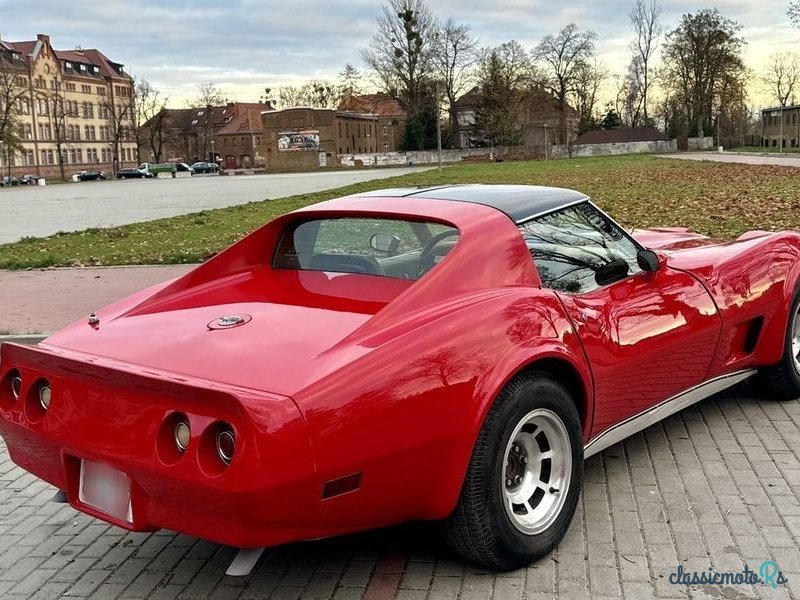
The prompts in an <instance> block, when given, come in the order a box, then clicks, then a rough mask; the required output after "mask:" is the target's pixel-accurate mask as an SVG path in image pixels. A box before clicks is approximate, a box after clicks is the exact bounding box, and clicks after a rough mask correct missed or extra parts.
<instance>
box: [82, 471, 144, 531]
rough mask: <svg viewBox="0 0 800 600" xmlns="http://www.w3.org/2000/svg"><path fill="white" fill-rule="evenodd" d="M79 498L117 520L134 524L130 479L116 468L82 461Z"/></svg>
mask: <svg viewBox="0 0 800 600" xmlns="http://www.w3.org/2000/svg"><path fill="white" fill-rule="evenodd" d="M78 498H79V500H80V501H81V502H83V503H84V504H86V505H87V506H91V507H92V508H96V509H97V510H99V511H101V512H104V513H106V514H107V515H109V516H111V517H114V518H115V519H118V520H121V521H126V522H128V523H133V510H132V507H131V480H130V477H128V475H127V474H126V473H123V472H122V471H118V470H117V469H115V468H114V467H110V466H108V465H106V464H103V463H97V462H92V461H89V460H82V461H81V478H80V488H79V490H78Z"/></svg>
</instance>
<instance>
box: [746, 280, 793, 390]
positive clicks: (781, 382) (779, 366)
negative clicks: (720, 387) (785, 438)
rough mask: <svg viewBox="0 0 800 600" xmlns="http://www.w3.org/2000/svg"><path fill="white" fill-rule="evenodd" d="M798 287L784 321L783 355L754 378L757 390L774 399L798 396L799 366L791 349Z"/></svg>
mask: <svg viewBox="0 0 800 600" xmlns="http://www.w3.org/2000/svg"><path fill="white" fill-rule="evenodd" d="M798 309H800V287H798V289H797V290H795V293H794V299H793V300H792V305H791V308H790V310H789V318H788V319H787V321H786V331H785V333H784V337H783V355H782V356H781V360H780V362H779V363H776V364H774V365H770V366H768V367H762V368H761V369H759V371H758V376H757V377H756V378H755V383H756V387H757V389H758V391H759V392H764V393H765V394H766V395H767V396H768V397H770V398H773V399H775V400H795V399H797V398H800V366H798V364H796V358H795V355H794V351H793V350H792V332H793V331H794V327H795V323H796V322H797V320H798V319H800V317H799V316H798V314H797V313H798Z"/></svg>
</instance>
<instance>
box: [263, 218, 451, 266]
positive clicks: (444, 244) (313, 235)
mask: <svg viewBox="0 0 800 600" xmlns="http://www.w3.org/2000/svg"><path fill="white" fill-rule="evenodd" d="M457 242H458V230H457V229H456V228H455V227H452V226H450V225H445V224H442V223H435V222H428V221H408V220H403V219H376V218H368V217H346V218H331V219H314V220H308V221H300V222H294V223H291V224H290V225H289V226H288V227H287V229H286V231H284V233H283V236H282V237H281V241H280V243H279V245H278V249H277V252H276V254H275V260H274V262H273V266H274V267H275V268H277V269H296V270H303V271H326V272H331V273H358V274H361V275H376V276H382V277H395V278H399V279H411V280H415V279H419V278H420V277H421V276H422V275H424V274H425V273H427V272H428V271H429V270H430V269H432V268H433V267H435V266H436V265H437V264H439V263H440V262H441V261H442V260H443V259H444V257H445V256H447V254H448V253H449V252H450V251H451V250H452V249H453V247H455V245H456V243H457Z"/></svg>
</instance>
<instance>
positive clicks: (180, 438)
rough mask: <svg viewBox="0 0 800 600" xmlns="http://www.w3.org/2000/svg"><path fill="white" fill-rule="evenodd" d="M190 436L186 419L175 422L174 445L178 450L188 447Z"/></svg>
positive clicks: (183, 450)
mask: <svg viewBox="0 0 800 600" xmlns="http://www.w3.org/2000/svg"><path fill="white" fill-rule="evenodd" d="M191 437H192V431H191V429H189V424H188V423H187V422H186V421H178V422H177V423H175V445H176V446H177V447H178V450H180V451H181V452H185V451H186V448H188V447H189V439H190V438H191Z"/></svg>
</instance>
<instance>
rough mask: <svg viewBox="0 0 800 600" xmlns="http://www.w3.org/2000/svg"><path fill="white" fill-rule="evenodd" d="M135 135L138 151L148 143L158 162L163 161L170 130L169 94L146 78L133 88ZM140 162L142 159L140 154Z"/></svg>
mask: <svg viewBox="0 0 800 600" xmlns="http://www.w3.org/2000/svg"><path fill="white" fill-rule="evenodd" d="M133 94H134V95H133V112H132V114H131V116H132V120H133V137H134V139H135V140H136V151H137V153H141V148H142V147H143V146H144V145H145V143H146V144H147V146H149V148H150V150H151V151H152V152H153V157H154V158H155V161H156V162H161V154H162V152H163V149H164V144H165V143H166V141H167V139H168V137H169V132H168V126H169V122H168V119H167V111H166V106H167V100H168V98H167V96H162V94H161V92H160V91H159V90H158V89H157V88H154V87H153V86H152V85H150V83H149V82H148V81H147V80H146V79H142V80H141V81H139V82H137V83H136V84H135V85H134V88H133ZM138 159H139V162H141V160H142V156H141V154H139V155H138Z"/></svg>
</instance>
